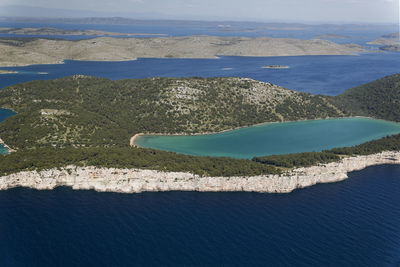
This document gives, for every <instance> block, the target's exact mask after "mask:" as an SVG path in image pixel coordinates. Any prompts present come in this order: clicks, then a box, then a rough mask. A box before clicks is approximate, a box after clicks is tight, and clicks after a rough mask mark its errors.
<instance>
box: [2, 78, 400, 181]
mask: <svg viewBox="0 0 400 267" xmlns="http://www.w3.org/2000/svg"><path fill="white" fill-rule="evenodd" d="M399 88H400V75H393V76H389V77H385V78H383V79H380V80H377V81H375V82H372V83H369V84H366V85H363V86H359V87H355V88H352V89H350V90H348V91H347V92H345V93H344V94H342V95H339V96H337V97H328V96H314V95H310V94H305V93H299V92H295V91H291V90H287V89H284V88H282V87H279V86H276V85H272V84H269V83H263V82H258V81H254V80H251V79H244V78H209V79H203V78H185V79H172V78H151V79H141V80H120V81H111V80H108V79H100V78H95V77H86V76H72V77H66V78H62V79H57V80H51V81H35V82H29V83H24V84H19V85H15V86H10V87H8V88H5V89H3V90H0V107H2V108H10V109H13V110H14V111H16V112H17V114H16V115H14V116H12V117H10V118H8V119H6V120H5V121H4V122H2V123H1V124H0V137H1V138H2V139H3V140H4V141H5V142H6V143H7V144H8V145H10V146H11V147H12V148H16V149H17V152H15V153H11V154H9V155H6V156H4V157H3V158H2V159H1V160H0V175H5V174H9V173H14V172H19V171H22V170H34V169H36V170H38V169H49V168H53V167H62V166H66V165H71V164H74V165H77V166H88V165H91V166H102V167H117V168H147V169H155V170H162V171H188V172H193V173H197V174H200V175H211V176H251V175H259V174H267V173H280V172H281V170H282V169H284V170H285V169H286V168H292V167H299V166H310V165H315V164H318V163H327V162H332V161H338V160H340V158H341V156H342V155H352V154H357V155H358V154H362V155H364V154H373V153H378V152H381V151H384V150H398V149H399V140H400V135H397V136H392V137H388V138H383V139H380V140H375V141H371V142H368V143H365V144H362V145H359V146H356V147H352V148H342V149H332V150H330V151H323V152H312V153H301V154H292V155H282V156H269V157H258V158H254V159H253V160H252V161H250V160H236V159H231V158H212V157H196V156H188V155H179V154H175V153H172V152H165V151H156V150H151V149H142V148H130V147H129V138H130V137H131V136H132V135H134V134H136V133H142V132H145V133H146V132H153V133H195V132H196V133H201V132H215V131H221V130H226V129H232V128H235V127H239V126H246V125H252V124H256V123H260V122H268V121H285V120H301V119H315V118H325V117H341V116H348V115H366V116H371V117H375V118H381V119H386V120H392V121H400V119H399V118H400V116H399V112H400V108H399V106H400V105H399Z"/></svg>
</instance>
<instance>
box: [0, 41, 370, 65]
mask: <svg viewBox="0 0 400 267" xmlns="http://www.w3.org/2000/svg"><path fill="white" fill-rule="evenodd" d="M362 51H364V50H363V48H362V47H361V46H359V45H354V44H348V45H341V44H337V43H334V42H330V41H325V40H319V39H314V40H299V39H284V38H266V37H259V38H245V37H217V36H187V37H156V38H111V37H103V38H94V39H89V40H79V41H68V40H59V39H52V40H50V39H39V38H24V39H7V38H5V39H4V38H3V39H0V66H22V65H31V64H56V63H62V62H63V60H66V59H72V60H87V61H93V60H94V61H120V60H134V59H136V58H138V57H155V58H216V57H217V56H219V55H225V56H296V55H350V54H354V53H357V52H362Z"/></svg>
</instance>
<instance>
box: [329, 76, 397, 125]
mask: <svg viewBox="0 0 400 267" xmlns="http://www.w3.org/2000/svg"><path fill="white" fill-rule="evenodd" d="M333 99H334V103H335V105H336V106H338V107H339V108H340V109H342V110H345V111H346V112H347V113H349V114H350V115H362V116H370V117H375V118H378V119H385V120H390V121H397V122H400V74H395V75H392V76H387V77H384V78H382V79H379V80H376V81H374V82H371V83H367V84H364V85H361V86H357V87H354V88H351V89H349V90H347V91H346V92H344V93H343V94H341V95H338V96H336V97H335V98H333Z"/></svg>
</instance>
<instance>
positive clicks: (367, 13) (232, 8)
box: [0, 0, 400, 23]
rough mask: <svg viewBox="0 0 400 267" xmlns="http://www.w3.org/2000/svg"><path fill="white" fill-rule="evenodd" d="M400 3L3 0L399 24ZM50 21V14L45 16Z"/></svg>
mask: <svg viewBox="0 0 400 267" xmlns="http://www.w3.org/2000/svg"><path fill="white" fill-rule="evenodd" d="M399 1H400V0H242V1H239V0H0V9H1V6H6V5H20V6H33V7H45V8H58V9H75V10H90V11H91V12H98V13H99V14H102V15H106V16H108V15H109V16H117V15H124V16H130V17H135V14H142V15H143V14H144V15H145V16H148V17H151V18H157V17H158V16H159V17H164V18H165V17H168V18H177V19H190V18H192V19H231V20H254V21H288V22H293V21H299V22H365V23H394V22H398V16H399V15H398V14H399V3H398V2H399ZM43 16H46V17H49V16H51V14H43Z"/></svg>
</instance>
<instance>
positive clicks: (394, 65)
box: [0, 53, 400, 95]
mask: <svg viewBox="0 0 400 267" xmlns="http://www.w3.org/2000/svg"><path fill="white" fill-rule="evenodd" d="M265 65H284V66H289V67H290V68H289V69H263V68H262V67H263V66H265ZM0 69H4V70H14V71H18V72H19V73H17V74H2V75H0V88H1V87H5V86H8V85H12V84H16V83H20V82H27V81H32V80H44V79H54V78H60V77H64V76H68V75H74V74H85V75H92V76H98V77H105V78H109V79H115V80H117V79H128V78H147V77H193V76H201V77H248V78H253V79H256V80H260V81H264V82H271V83H274V84H278V85H280V86H283V87H286V88H288V89H293V90H297V91H302V92H309V93H313V94H325V95H336V94H339V93H341V92H343V91H345V90H346V89H348V88H351V87H354V86H358V85H361V84H363V83H367V82H371V81H374V80H376V79H379V78H382V77H384V76H387V75H391V74H394V73H399V72H400V53H366V54H360V55H354V56H294V57H221V58H219V59H159V58H140V59H138V60H133V61H121V62H89V61H70V60H67V61H65V64H55V65H32V66H27V67H8V68H5V67H0ZM46 73H48V74H46Z"/></svg>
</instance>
